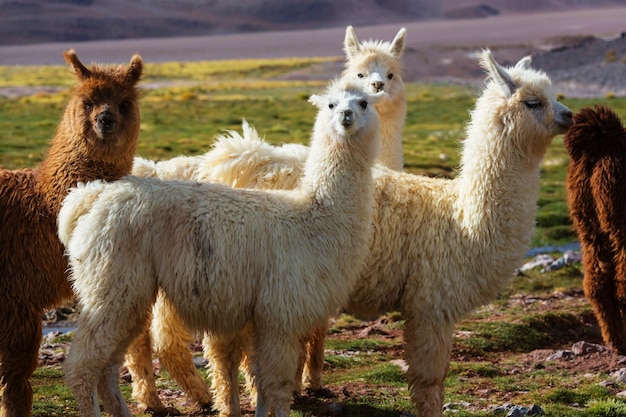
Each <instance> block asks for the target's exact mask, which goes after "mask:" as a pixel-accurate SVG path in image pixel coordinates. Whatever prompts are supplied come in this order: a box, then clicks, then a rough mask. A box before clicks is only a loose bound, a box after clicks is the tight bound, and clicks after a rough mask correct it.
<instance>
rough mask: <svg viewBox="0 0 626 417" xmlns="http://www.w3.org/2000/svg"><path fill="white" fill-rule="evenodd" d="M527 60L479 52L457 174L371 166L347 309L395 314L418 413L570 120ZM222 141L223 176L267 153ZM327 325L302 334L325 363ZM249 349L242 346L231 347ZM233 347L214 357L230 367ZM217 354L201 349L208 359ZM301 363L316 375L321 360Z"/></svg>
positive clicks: (528, 217)
mask: <svg viewBox="0 0 626 417" xmlns="http://www.w3.org/2000/svg"><path fill="white" fill-rule="evenodd" d="M530 64H531V59H530V57H525V58H523V59H521V60H520V61H519V62H518V63H517V64H516V65H515V66H513V67H511V68H503V67H502V66H500V65H499V64H498V63H497V62H496V61H495V59H494V58H493V57H492V55H491V52H490V51H489V50H486V51H484V52H483V54H482V57H481V65H482V66H483V67H484V68H485V69H486V70H487V72H488V75H489V81H488V82H487V84H486V85H485V88H484V91H483V92H482V94H481V96H480V97H479V98H478V100H477V102H476V106H475V109H474V110H473V111H472V113H471V121H470V123H469V124H468V127H467V138H466V139H465V140H464V142H463V152H462V159H461V162H462V164H461V168H460V171H459V174H458V175H457V177H455V178H454V179H443V178H429V177H426V176H420V175H412V174H408V173H401V172H397V171H394V170H390V169H388V168H385V167H383V166H380V165H377V166H375V167H374V170H373V177H374V209H373V210H374V211H373V217H372V223H373V224H372V226H373V236H372V239H371V240H370V252H369V255H368V256H367V263H366V267H365V268H364V269H363V272H362V274H361V275H360V277H359V279H358V281H357V284H356V286H355V288H354V290H353V292H352V293H351V294H350V298H349V301H348V303H346V304H345V309H346V311H348V312H351V313H354V314H356V315H358V316H361V317H364V318H371V317H375V316H376V315H378V314H382V313H385V312H388V311H400V312H401V313H402V316H403V318H404V319H405V330H404V339H405V352H404V356H405V359H406V362H407V364H408V371H407V379H408V383H409V391H410V395H411V399H412V401H413V403H414V405H415V407H416V409H417V413H418V415H419V416H420V417H433V416H440V415H441V413H442V404H443V398H444V386H443V383H444V379H445V377H446V374H447V369H448V364H449V360H450V352H451V348H452V340H453V329H454V325H455V323H456V322H457V321H459V320H460V319H461V318H462V317H463V316H465V315H466V314H468V313H469V312H471V311H472V310H473V309H475V308H477V307H479V306H481V305H484V304H485V303H488V302H490V301H491V300H493V299H494V298H495V297H496V296H497V295H498V294H499V293H500V292H501V291H502V290H503V289H504V288H505V287H506V286H507V285H508V283H509V282H510V279H511V277H512V276H513V272H514V268H515V267H516V266H517V265H519V264H520V262H521V261H522V259H523V256H524V253H525V252H526V248H527V246H528V244H529V242H530V238H531V236H532V233H533V230H534V224H535V213H536V201H537V196H538V190H539V164H540V163H541V160H542V158H543V155H544V153H545V150H546V148H547V147H548V145H549V144H550V142H551V140H552V138H553V137H554V136H556V135H558V134H562V133H564V132H565V131H566V130H567V129H568V128H569V127H570V126H571V124H572V112H571V111H570V110H569V109H568V108H567V107H566V106H564V105H563V104H561V103H559V102H557V101H556V99H555V95H554V93H553V91H552V86H551V82H550V79H549V77H548V76H547V75H546V74H545V73H543V72H541V71H538V70H535V69H533V68H531V66H530ZM256 140H257V139H255V140H252V141H250V142H251V143H255V141H256ZM234 142H235V143H234V145H233V146H232V147H230V149H231V150H232V149H240V148H241V143H240V142H241V140H239V139H236V140H235V141H234ZM229 145H230V144H229V141H228V140H226V139H225V140H222V141H220V142H218V143H217V144H216V149H215V150H214V151H212V152H216V153H218V155H216V156H215V158H214V161H215V162H217V161H222V166H215V167H214V170H213V172H214V173H219V174H220V175H224V178H232V179H237V180H238V179H239V178H238V176H239V177H243V178H244V179H247V178H252V177H254V173H252V172H242V169H244V168H245V167H253V166H255V162H254V161H249V160H248V158H250V157H254V158H256V157H259V156H260V157H261V159H260V160H261V161H265V163H271V161H272V157H271V154H269V153H265V154H263V155H257V154H256V153H242V154H239V155H237V154H234V153H230V152H229ZM212 152H210V153H212ZM262 163H263V162H260V163H259V164H262ZM229 169H230V170H231V173H230V174H228V175H227V174H226V173H225V171H227V170H229ZM262 171H263V170H262ZM239 173H241V174H239ZM277 175H280V174H277ZM213 180H219V178H217V177H214V178H213ZM233 183H234V182H231V185H232V184H233ZM245 183H246V181H245V180H244V181H242V182H237V183H236V184H237V186H241V185H243V186H245ZM398 231H401V232H398ZM325 325H326V322H323V323H321V326H320V327H319V328H318V329H317V332H315V334H314V337H313V338H312V339H311V340H312V342H311V343H312V345H311V346H310V347H309V349H308V350H309V351H310V352H313V353H315V355H316V356H315V357H312V358H309V359H308V361H309V362H312V361H316V363H317V364H321V363H323V345H322V343H323V340H324V337H325V334H326V327H324V326H325ZM215 339H217V338H211V337H208V338H205V341H206V342H208V345H209V346H208V351H209V352H210V351H211V350H212V347H211V343H213V342H215V343H218V347H216V350H217V351H219V349H220V348H219V344H220V343H221V342H220V341H219V340H217V341H215ZM311 340H310V341H311ZM230 348H231V350H232V351H233V352H234V351H237V349H235V347H233V346H231V347H230ZM248 349H249V347H246V346H243V345H242V346H240V348H239V351H248ZM239 357H240V355H239ZM239 357H237V356H232V357H231V358H230V360H231V363H228V364H215V365H213V366H214V367H216V369H226V370H225V371H222V373H223V374H228V372H229V371H228V369H230V372H232V370H233V369H236V367H238V365H239V364H238V363H237V362H236V361H237V360H238V359H239ZM221 358H222V356H211V357H210V362H217V361H219V360H221ZM310 367H311V368H315V369H318V371H319V372H320V373H321V366H317V368H316V366H315V365H313V366H310ZM305 378H306V376H305ZM311 378H312V379H317V380H321V378H320V376H319V375H317V376H311ZM229 398H230V399H231V401H234V400H235V399H236V397H235V396H234V395H232V393H216V396H215V401H216V403H217V402H218V401H223V400H224V399H226V400H228V399H229Z"/></svg>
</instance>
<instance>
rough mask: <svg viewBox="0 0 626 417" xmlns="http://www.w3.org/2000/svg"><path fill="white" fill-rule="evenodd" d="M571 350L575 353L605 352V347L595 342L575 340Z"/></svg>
mask: <svg viewBox="0 0 626 417" xmlns="http://www.w3.org/2000/svg"><path fill="white" fill-rule="evenodd" d="M572 352H574V354H575V355H583V354H585V353H596V352H606V347H604V346H602V345H598V344H596V343H588V342H585V341H580V342H576V343H574V344H573V345H572Z"/></svg>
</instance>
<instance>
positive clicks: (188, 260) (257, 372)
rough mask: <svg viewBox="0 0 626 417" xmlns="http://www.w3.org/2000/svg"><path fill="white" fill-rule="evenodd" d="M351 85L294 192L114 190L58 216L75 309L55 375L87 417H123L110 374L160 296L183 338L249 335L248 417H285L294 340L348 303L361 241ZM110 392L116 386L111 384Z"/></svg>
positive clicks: (364, 199)
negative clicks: (253, 407) (191, 333)
mask: <svg viewBox="0 0 626 417" xmlns="http://www.w3.org/2000/svg"><path fill="white" fill-rule="evenodd" d="M382 96H384V93H379V94H376V95H371V94H368V93H365V92H363V91H362V89H361V87H360V86H354V85H350V84H346V83H344V82H335V83H333V84H332V85H331V86H330V87H329V89H328V90H327V91H326V93H325V94H324V95H323V96H316V95H314V96H312V97H311V102H312V103H314V104H315V105H316V106H318V108H319V112H318V117H317V119H316V122H315V126H314V129H313V136H312V139H311V147H310V151H309V154H308V158H307V160H306V163H305V165H304V173H303V178H302V181H301V184H300V186H299V187H298V188H297V189H295V190H291V191H281V190H277V191H256V190H237V189H233V188H230V187H227V186H225V185H221V184H207V183H196V182H182V181H161V180H158V179H153V178H137V177H125V178H123V179H122V180H120V181H117V182H114V183H109V184H107V183H104V182H92V183H88V184H86V185H83V186H79V187H78V188H76V189H74V190H72V191H71V192H70V193H69V195H68V197H67V198H66V199H65V200H64V203H63V207H62V209H61V211H60V214H59V217H58V226H59V238H60V239H61V241H62V242H63V244H64V245H65V246H66V248H67V255H68V259H69V261H70V265H71V268H72V280H73V285H74V289H75V291H76V294H77V296H78V298H79V300H80V302H81V304H82V313H81V316H80V319H79V323H78V331H77V332H76V335H75V338H74V340H73V343H72V349H71V351H70V354H69V355H68V358H67V360H66V362H65V367H64V368H65V374H66V380H67V383H68V385H69V386H70V387H71V388H72V389H73V391H74V394H75V396H76V399H77V403H78V406H79V409H80V411H81V413H83V415H84V416H85V417H95V416H97V415H99V412H97V411H98V410H97V407H96V405H95V404H94V401H95V391H96V388H97V390H98V392H99V394H100V397H101V399H102V401H103V405H104V407H105V410H106V411H108V412H109V413H110V414H112V415H113V416H115V417H130V412H129V411H128V408H127V406H126V404H124V402H123V400H122V397H121V395H120V394H119V387H118V386H117V383H116V381H117V379H116V378H115V376H116V375H117V368H118V366H119V364H120V363H121V360H122V357H123V354H124V352H125V351H126V348H127V347H128V345H129V344H130V341H131V340H132V339H133V338H134V337H135V336H136V335H137V334H139V333H140V332H141V331H142V330H143V329H144V326H145V324H146V321H147V319H148V317H149V315H150V312H151V307H152V304H153V303H154V300H155V297H156V294H157V290H159V289H161V290H162V291H163V292H164V293H165V294H166V295H167V298H168V300H169V301H170V302H171V303H172V305H173V307H174V308H175V309H176V311H177V312H178V313H179V315H180V316H181V317H182V318H183V320H184V322H185V324H186V325H187V326H188V327H189V328H190V329H195V330H204V331H209V332H212V333H215V334H218V335H219V334H223V335H225V336H227V335H230V334H236V333H238V332H240V331H241V330H242V329H243V328H244V327H245V326H247V325H248V324H249V323H250V322H252V323H254V327H255V330H256V332H255V337H254V355H255V356H254V365H255V368H254V377H255V384H256V387H257V392H258V398H257V414H256V415H257V416H267V415H268V412H269V409H270V408H273V409H274V411H275V415H276V416H277V417H287V416H288V415H289V403H290V399H291V394H292V390H293V385H294V380H293V379H294V378H293V376H294V375H295V373H296V368H297V362H298V356H299V337H300V335H302V334H305V333H307V332H309V331H310V330H311V329H312V328H313V327H314V326H317V325H319V324H320V323H321V322H324V321H326V320H327V318H328V316H329V314H331V313H332V312H333V311H334V310H335V309H336V308H337V307H338V306H339V305H342V304H344V303H345V302H346V301H347V296H348V294H349V292H350V291H351V289H352V287H353V285H354V283H355V281H356V278H357V276H358V274H359V273H360V270H361V268H362V266H363V264H364V261H365V259H364V258H365V254H366V252H367V246H368V241H369V236H370V230H371V226H370V224H371V222H370V216H371V205H372V192H371V191H372V176H371V167H372V164H373V163H374V160H375V159H376V157H377V153H378V150H379V131H380V130H379V129H380V126H379V119H378V115H377V113H376V111H375V110H374V109H373V105H368V102H369V104H374V103H376V101H377V100H379V99H381V98H382ZM113 381H115V383H113Z"/></svg>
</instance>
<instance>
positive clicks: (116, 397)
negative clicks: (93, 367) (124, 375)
mask: <svg viewBox="0 0 626 417" xmlns="http://www.w3.org/2000/svg"><path fill="white" fill-rule="evenodd" d="M118 370H119V365H118V364H117V363H114V364H111V365H109V366H108V367H107V368H106V369H105V370H104V372H103V373H102V375H101V376H100V379H99V381H98V394H100V399H101V400H102V404H103V405H104V408H105V411H106V412H107V413H109V414H111V415H112V416H123V417H132V415H131V413H130V410H129V409H128V406H127V405H126V402H125V401H124V397H123V396H122V393H121V392H120V386H119V383H118V380H119V374H118Z"/></svg>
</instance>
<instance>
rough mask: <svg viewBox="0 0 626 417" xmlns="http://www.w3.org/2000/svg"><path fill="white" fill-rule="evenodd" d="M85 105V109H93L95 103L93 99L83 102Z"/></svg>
mask: <svg viewBox="0 0 626 417" xmlns="http://www.w3.org/2000/svg"><path fill="white" fill-rule="evenodd" d="M83 106H85V110H87V111H91V110H93V103H92V102H91V101H85V102H83Z"/></svg>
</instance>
